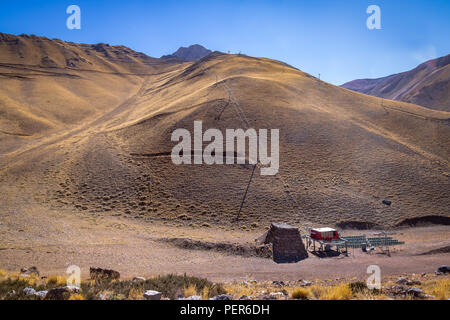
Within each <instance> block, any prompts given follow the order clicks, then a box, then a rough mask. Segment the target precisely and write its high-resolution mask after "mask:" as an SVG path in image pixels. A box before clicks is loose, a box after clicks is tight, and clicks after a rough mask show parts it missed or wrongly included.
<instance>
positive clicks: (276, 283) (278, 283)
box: [272, 281, 285, 287]
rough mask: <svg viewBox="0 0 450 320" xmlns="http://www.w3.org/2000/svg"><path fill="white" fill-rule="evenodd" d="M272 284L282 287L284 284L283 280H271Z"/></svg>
mask: <svg viewBox="0 0 450 320" xmlns="http://www.w3.org/2000/svg"><path fill="white" fill-rule="evenodd" d="M272 284H273V285H275V286H278V287H283V286H284V285H285V284H284V282H283V281H272Z"/></svg>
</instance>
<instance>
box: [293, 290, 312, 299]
mask: <svg viewBox="0 0 450 320" xmlns="http://www.w3.org/2000/svg"><path fill="white" fill-rule="evenodd" d="M310 295H311V291H309V289H305V288H296V289H294V291H292V293H291V297H292V299H302V300H305V299H308V297H309V296H310Z"/></svg>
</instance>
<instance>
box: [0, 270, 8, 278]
mask: <svg viewBox="0 0 450 320" xmlns="http://www.w3.org/2000/svg"><path fill="white" fill-rule="evenodd" d="M7 275H8V274H7V273H6V271H5V270H2V269H0V277H1V278H3V277H6V276H7Z"/></svg>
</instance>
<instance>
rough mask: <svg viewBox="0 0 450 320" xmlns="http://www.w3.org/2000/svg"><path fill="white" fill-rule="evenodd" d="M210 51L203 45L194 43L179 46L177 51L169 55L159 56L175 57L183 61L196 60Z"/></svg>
mask: <svg viewBox="0 0 450 320" xmlns="http://www.w3.org/2000/svg"><path fill="white" fill-rule="evenodd" d="M210 53H212V51H211V50H209V49H206V48H205V47H203V46H201V45H199V44H194V45H191V46H189V47H187V48H186V47H180V48H179V49H178V50H177V51H175V52H174V53H172V54H170V55H166V56H162V57H161V58H176V59H180V60H183V61H196V60H200V59H201V58H204V57H206V56H207V55H209V54H210Z"/></svg>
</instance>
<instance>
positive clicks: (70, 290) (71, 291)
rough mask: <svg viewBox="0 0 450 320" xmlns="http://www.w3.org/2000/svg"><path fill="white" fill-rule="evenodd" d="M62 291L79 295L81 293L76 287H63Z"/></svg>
mask: <svg viewBox="0 0 450 320" xmlns="http://www.w3.org/2000/svg"><path fill="white" fill-rule="evenodd" d="M64 289H66V290H67V291H69V292H70V293H80V291H81V289H80V288H79V287H77V286H65V287H64Z"/></svg>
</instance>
